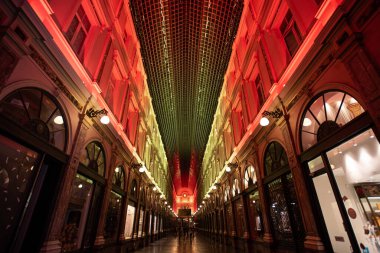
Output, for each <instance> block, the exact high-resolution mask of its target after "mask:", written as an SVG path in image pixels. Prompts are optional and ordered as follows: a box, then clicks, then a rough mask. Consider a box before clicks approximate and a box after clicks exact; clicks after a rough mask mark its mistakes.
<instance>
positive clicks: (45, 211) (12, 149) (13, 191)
mask: <svg viewBox="0 0 380 253" xmlns="http://www.w3.org/2000/svg"><path fill="white" fill-rule="evenodd" d="M0 115H1V117H2V119H1V124H0V217H1V218H0V251H1V252H37V251H38V250H39V249H40V247H41V245H42V243H43V240H44V239H45V236H46V234H47V233H48V227H49V223H50V220H51V215H52V212H53V210H54V208H55V205H56V198H57V195H58V192H59V187H60V184H61V181H62V177H63V172H64V167H65V164H66V162H67V156H66V155H65V151H66V146H67V139H68V136H67V121H66V117H65V115H64V113H63V110H62V109H61V107H60V105H59V103H58V101H57V100H56V99H55V98H54V97H53V96H52V95H50V94H49V93H48V92H46V91H44V90H41V89H37V88H22V89H18V90H16V91H14V92H12V93H10V94H8V95H7V96H6V97H4V98H3V99H2V100H1V102H0Z"/></svg>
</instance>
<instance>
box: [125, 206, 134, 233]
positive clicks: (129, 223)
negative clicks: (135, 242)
mask: <svg viewBox="0 0 380 253" xmlns="http://www.w3.org/2000/svg"><path fill="white" fill-rule="evenodd" d="M135 212H136V208H135V207H134V206H133V205H131V204H128V207H127V218H126V221H125V229H124V237H125V239H131V238H132V233H133V222H134V219H135Z"/></svg>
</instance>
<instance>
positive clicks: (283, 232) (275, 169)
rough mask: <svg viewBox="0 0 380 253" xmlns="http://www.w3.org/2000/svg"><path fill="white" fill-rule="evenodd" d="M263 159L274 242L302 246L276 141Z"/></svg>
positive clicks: (285, 167)
mask: <svg viewBox="0 0 380 253" xmlns="http://www.w3.org/2000/svg"><path fill="white" fill-rule="evenodd" d="M264 159H265V160H264V162H265V178H264V184H265V187H266V193H267V198H268V205H269V211H270V213H269V217H270V218H271V225H272V231H273V235H274V239H275V242H276V243H277V244H280V245H286V246H296V247H302V246H303V239H304V229H303V224H302V217H301V215H300V211H299V206H298V201H297V197H296V192H295V187H294V182H293V176H292V173H291V171H290V168H289V163H288V157H287V154H286V151H285V149H284V148H283V147H282V146H281V144H279V143H278V142H271V143H270V144H269V145H268V147H267V149H266V152H265V156H264Z"/></svg>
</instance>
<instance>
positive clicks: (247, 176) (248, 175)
mask: <svg viewBox="0 0 380 253" xmlns="http://www.w3.org/2000/svg"><path fill="white" fill-rule="evenodd" d="M256 183H257V177H256V173H255V168H254V167H253V166H252V165H250V166H249V167H248V168H246V169H245V173H244V188H245V189H247V188H248V187H251V186H253V185H255V184H256Z"/></svg>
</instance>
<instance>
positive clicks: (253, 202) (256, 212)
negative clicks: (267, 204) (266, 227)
mask: <svg viewBox="0 0 380 253" xmlns="http://www.w3.org/2000/svg"><path fill="white" fill-rule="evenodd" d="M247 201H248V213H249V223H250V227H251V230H253V231H252V233H253V234H254V237H255V236H262V235H263V226H262V217H261V208H260V197H259V192H258V191H254V192H252V193H251V194H250V195H249V198H248V200H247Z"/></svg>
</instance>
